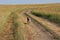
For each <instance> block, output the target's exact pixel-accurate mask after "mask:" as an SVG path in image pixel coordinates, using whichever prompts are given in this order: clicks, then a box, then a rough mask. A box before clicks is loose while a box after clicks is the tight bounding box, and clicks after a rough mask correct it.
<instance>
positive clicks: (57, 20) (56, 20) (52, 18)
mask: <svg viewBox="0 0 60 40" xmlns="http://www.w3.org/2000/svg"><path fill="white" fill-rule="evenodd" d="M32 14H33V15H35V16H38V17H42V18H45V19H48V20H49V21H51V22H54V23H57V24H60V18H59V15H56V14H45V13H40V12H32Z"/></svg>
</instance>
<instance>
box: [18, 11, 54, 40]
mask: <svg viewBox="0 0 60 40" xmlns="http://www.w3.org/2000/svg"><path fill="white" fill-rule="evenodd" d="M23 13H24V12H22V13H21V14H20V15H19V16H20V17H21V19H22V22H23V23H24V25H25V35H26V38H27V40H55V39H53V37H52V36H51V35H50V34H49V33H48V32H47V31H45V30H44V29H43V28H42V26H41V25H39V24H38V23H37V22H35V21H34V20H32V19H31V18H30V23H29V24H26V23H27V19H26V16H25V15H24V14H23Z"/></svg>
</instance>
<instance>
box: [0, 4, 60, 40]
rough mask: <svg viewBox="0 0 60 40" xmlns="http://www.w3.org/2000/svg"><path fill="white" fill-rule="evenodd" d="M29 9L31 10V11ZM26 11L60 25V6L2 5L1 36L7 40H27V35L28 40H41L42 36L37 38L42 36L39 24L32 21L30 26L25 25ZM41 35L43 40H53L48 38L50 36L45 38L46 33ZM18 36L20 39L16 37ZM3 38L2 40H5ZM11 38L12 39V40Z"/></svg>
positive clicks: (0, 18) (0, 11) (0, 13)
mask: <svg viewBox="0 0 60 40" xmlns="http://www.w3.org/2000/svg"><path fill="white" fill-rule="evenodd" d="M28 9H31V11H30V10H28ZM25 10H27V12H28V13H29V11H30V12H31V13H32V14H34V15H36V16H39V17H42V18H45V19H48V20H50V21H52V22H55V23H58V24H60V4H25V5H23V4H22V5H0V35H1V34H2V33H3V34H4V35H5V36H4V35H3V34H2V35H3V36H4V38H5V39H6V40H14V39H15V38H16V39H15V40H17V38H18V40H25V39H26V35H27V38H28V39H27V40H33V38H34V39H35V40H36V39H38V40H40V39H39V37H40V36H37V35H40V29H38V27H37V25H38V24H36V25H35V24H34V23H33V22H32V21H31V23H30V24H29V25H25V24H24V21H26V16H25V15H24V14H23V13H25ZM32 26H33V27H34V28H33V27H32ZM39 27H40V25H39ZM36 28H37V29H36ZM38 30H39V31H38ZM41 31H42V30H41ZM1 32H2V33H1ZM35 33H36V34H35ZM24 34H26V35H24ZM41 34H42V38H41V39H42V40H44V39H43V37H45V40H47V39H50V40H51V39H52V38H48V36H44V35H45V34H44V32H41ZM43 34H44V35H43ZM2 35H1V36H2ZM17 35H18V37H16V36H17ZM34 35H35V36H34ZM46 35H47V34H46ZM3 36H2V39H3V40H4V38H3ZM12 36H13V37H14V39H13V37H12ZM31 36H32V37H31ZM33 36H34V37H33ZM8 37H9V38H8ZM10 37H11V38H12V39H10ZM35 37H36V38H35ZM7 38H8V39H7ZM0 39H1V37H0Z"/></svg>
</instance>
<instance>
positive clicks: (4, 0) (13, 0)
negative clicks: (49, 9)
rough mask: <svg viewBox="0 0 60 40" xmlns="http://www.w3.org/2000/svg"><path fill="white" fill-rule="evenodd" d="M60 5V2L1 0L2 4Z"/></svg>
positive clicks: (48, 0)
mask: <svg viewBox="0 0 60 40" xmlns="http://www.w3.org/2000/svg"><path fill="white" fill-rule="evenodd" d="M45 3H60V0H0V4H45Z"/></svg>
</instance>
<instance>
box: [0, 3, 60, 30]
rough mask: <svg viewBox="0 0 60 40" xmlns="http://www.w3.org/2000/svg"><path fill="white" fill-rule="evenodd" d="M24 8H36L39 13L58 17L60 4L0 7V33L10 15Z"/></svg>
mask: <svg viewBox="0 0 60 40" xmlns="http://www.w3.org/2000/svg"><path fill="white" fill-rule="evenodd" d="M26 8H33V9H34V8H36V9H37V10H39V11H40V12H44V13H49V14H57V15H60V4H34V5H33V4H31V5H29V4H28V5H0V31H1V30H3V27H4V23H5V22H6V20H7V17H8V15H9V14H10V13H12V12H19V11H21V10H22V9H26ZM55 9H56V10H55ZM34 10H35V9H34ZM37 10H36V11H37Z"/></svg>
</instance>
